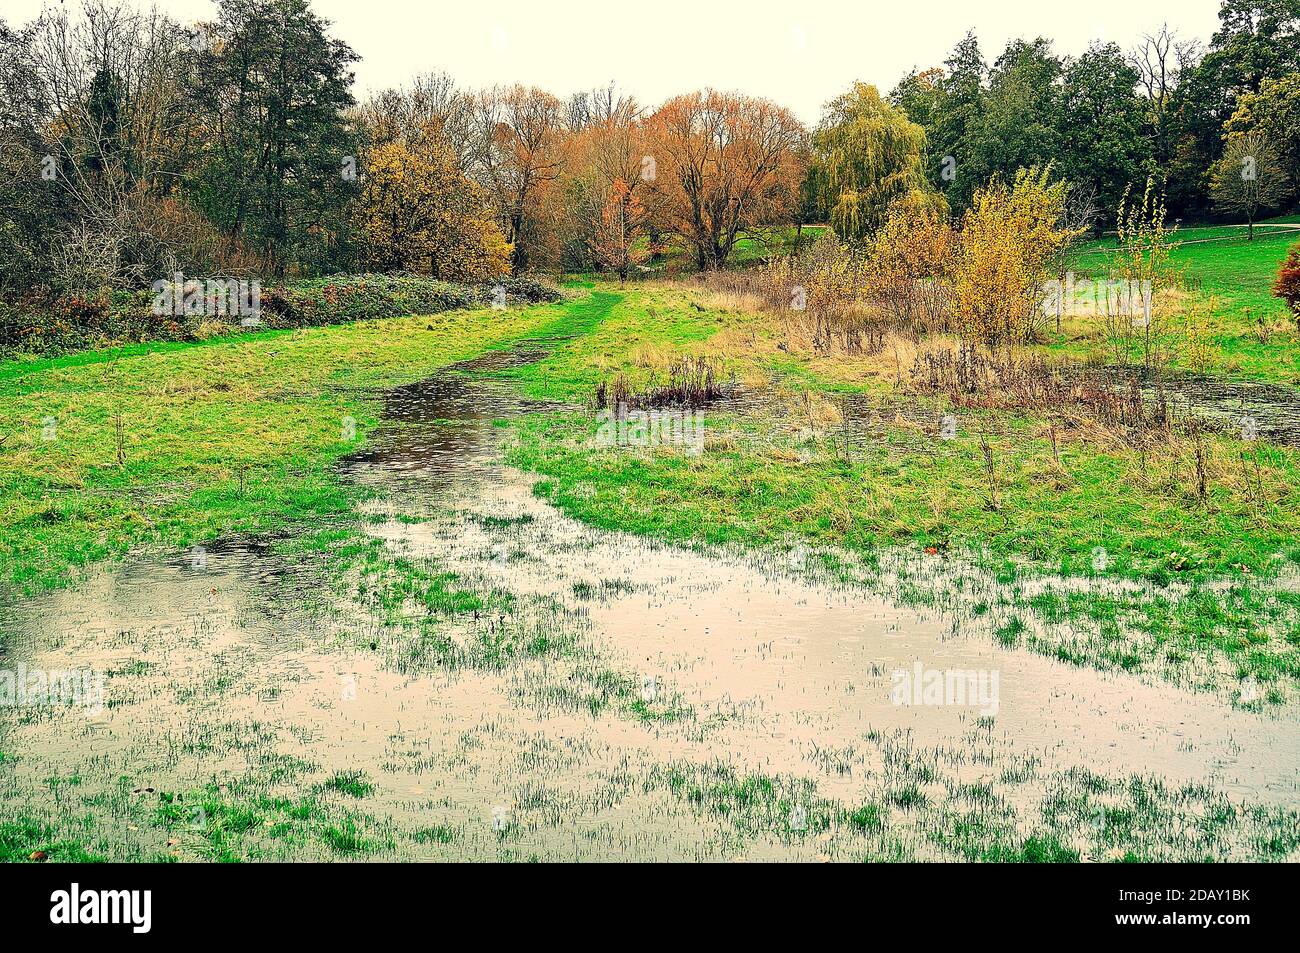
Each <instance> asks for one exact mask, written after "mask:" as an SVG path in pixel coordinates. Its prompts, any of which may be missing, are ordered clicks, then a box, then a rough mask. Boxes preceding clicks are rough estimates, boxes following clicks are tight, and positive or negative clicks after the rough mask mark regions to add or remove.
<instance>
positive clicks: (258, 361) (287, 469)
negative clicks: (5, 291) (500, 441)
mask: <svg viewBox="0 0 1300 953" xmlns="http://www.w3.org/2000/svg"><path fill="white" fill-rule="evenodd" d="M583 307H584V306H583V305H582V304H578V305H573V304H569V303H560V304H556V305H542V306H537V307H533V308H527V309H523V310H510V311H472V312H453V313H447V314H440V315H436V316H433V317H410V318H397V319H387V320H381V321H363V322H358V323H355V324H351V325H346V326H337V327H324V328H312V329H305V330H300V331H295V332H268V333H265V334H257V335H249V336H241V337H239V338H238V339H226V340H213V341H207V342H203V343H199V344H192V345H166V346H163V345H159V346H141V347H135V348H127V349H119V350H117V351H114V352H109V353H104V354H79V355H71V356H68V357H64V358H59V359H57V360H53V361H40V362H34V363H30V364H9V365H4V366H0V441H3V443H0V498H2V499H3V501H4V503H3V506H2V507H0V601H7V600H10V599H13V598H14V597H16V596H19V595H23V594H30V593H34V592H38V591H41V590H45V589H50V588H54V587H58V586H62V585H66V584H67V583H68V582H69V581H70V580H72V579H74V578H76V576H77V574H78V573H79V572H80V571H81V570H83V569H84V568H85V567H86V566H88V565H89V564H91V563H93V562H95V561H98V560H102V559H107V558H112V557H117V556H120V555H122V554H123V553H125V552H126V551H127V550H128V549H130V548H131V547H133V546H137V545H141V544H158V545H163V546H171V547H184V546H189V545H191V544H194V543H198V542H202V541H205V540H209V539H213V538H216V537H218V536H223V535H229V534H233V533H255V532H267V531H270V530H273V529H276V528H279V527H281V526H283V525H284V524H286V523H287V522H294V521H303V520H314V519H319V518H322V517H328V516H333V515H337V514H342V513H346V512H348V511H349V510H350V508H351V504H352V502H353V500H352V494H351V493H349V492H348V491H346V490H344V489H343V488H342V487H341V486H340V484H339V483H338V481H337V480H335V478H334V476H333V474H332V473H331V465H332V463H333V461H334V460H335V459H337V458H338V457H339V456H341V455H343V454H345V453H348V452H350V451H352V450H355V449H357V447H358V446H360V444H361V442H362V441H363V440H364V436H365V432H366V430H367V428H368V427H370V426H371V425H372V424H373V422H374V418H375V412H376V411H375V408H376V396H375V393H374V392H373V391H372V389H382V388H388V387H392V386H396V385H399V384H403V383H408V382H411V381H414V380H418V379H421V378H423V377H426V376H428V375H429V374H430V373H432V372H433V371H434V370H436V369H437V368H439V367H442V366H445V365H446V364H449V363H452V362H455V361H459V360H463V359H467V358H470V357H473V356H475V355H477V354H480V353H482V352H484V351H486V350H490V349H494V348H500V347H504V346H506V345H508V344H509V343H510V342H511V341H513V340H515V339H517V338H519V337H522V336H528V335H534V334H538V333H544V332H545V331H546V330H547V329H548V328H551V327H554V326H557V325H563V326H565V327H568V326H569V325H571V324H572V322H573V320H574V315H575V313H581V311H582V308H583Z"/></svg>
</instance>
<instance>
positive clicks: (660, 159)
mask: <svg viewBox="0 0 1300 953" xmlns="http://www.w3.org/2000/svg"><path fill="white" fill-rule="evenodd" d="M646 133H647V146H648V149H649V153H648V154H649V156H650V158H651V159H652V160H653V166H652V168H653V170H654V172H653V177H652V181H651V182H650V183H649V184H650V193H651V196H650V202H651V205H652V207H654V208H655V210H656V212H657V214H659V215H660V216H661V217H662V219H663V221H662V223H661V225H662V227H663V229H664V230H665V231H669V232H673V233H675V234H677V235H680V236H681V237H682V238H683V239H684V240H686V241H687V242H689V243H690V244H691V245H692V246H693V248H694V249H695V254H696V260H697V262H698V264H699V266H700V268H701V269H704V268H718V267H720V266H721V265H723V264H724V263H725V262H726V260H727V256H728V255H729V254H730V253H731V249H732V248H733V247H734V246H735V244H736V240H737V239H738V238H739V237H740V235H741V233H742V232H744V231H747V230H751V229H755V228H759V227H762V226H766V225H775V224H782V223H786V222H789V221H790V220H791V218H792V216H793V213H794V209H795V207H796V203H797V201H798V191H799V184H800V182H801V180H802V178H803V171H804V170H803V167H802V166H803V163H802V160H801V156H802V153H803V150H802V146H803V143H804V141H805V137H806V133H805V131H804V128H803V126H802V125H801V124H800V122H799V120H797V119H796V118H795V117H794V115H793V114H792V113H791V112H790V111H789V110H788V109H785V108H784V107H782V106H778V105H776V104H775V103H772V102H769V101H768V100H766V99H756V98H753V97H749V96H742V95H740V94H737V93H720V92H717V91H715V90H707V91H705V92H696V93H690V94H688V95H685V96H678V97H676V98H675V99H670V100H669V101H668V102H666V103H665V104H664V105H663V106H661V107H660V108H659V109H658V110H657V111H656V112H655V113H654V115H653V116H651V117H650V119H649V120H648V122H647V124H646Z"/></svg>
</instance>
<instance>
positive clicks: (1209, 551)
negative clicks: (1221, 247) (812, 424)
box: [508, 413, 1300, 582]
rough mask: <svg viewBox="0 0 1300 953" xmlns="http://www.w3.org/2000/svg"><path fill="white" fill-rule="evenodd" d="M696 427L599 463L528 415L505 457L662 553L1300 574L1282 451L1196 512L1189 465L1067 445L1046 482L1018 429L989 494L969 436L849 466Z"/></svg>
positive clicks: (555, 417)
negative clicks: (963, 559) (1256, 478)
mask: <svg viewBox="0 0 1300 953" xmlns="http://www.w3.org/2000/svg"><path fill="white" fill-rule="evenodd" d="M709 425H710V428H711V430H712V434H711V438H706V446H705V452H703V453H701V454H698V455H694V456H692V455H688V454H685V453H682V452H681V451H680V450H678V449H677V448H672V447H659V448H653V450H651V451H641V450H638V449H637V448H626V447H618V448H610V449H598V448H596V447H595V441H594V436H595V427H596V422H595V420H594V418H593V417H592V416H591V415H590V414H582V413H567V414H538V415H532V416H530V417H527V418H526V419H524V420H522V421H521V422H520V423H519V424H518V427H517V434H518V440H517V442H516V443H515V444H514V445H513V446H512V447H511V448H510V450H509V452H508V459H509V460H510V462H511V463H513V464H514V465H516V466H519V467H521V468H523V469H527V470H532V471H534V472H537V473H540V474H542V475H543V476H545V477H546V478H547V479H546V480H545V481H543V482H542V483H540V484H539V486H538V489H537V492H538V494H539V495H541V496H544V497H545V498H546V499H548V500H550V501H551V502H552V503H554V504H555V505H557V506H559V507H560V508H561V509H563V510H564V511H565V512H566V513H569V514H570V515H572V516H575V517H577V518H579V519H582V520H584V521H587V522H590V523H592V524H594V525H598V526H602V527H607V528H611V529H626V530H630V531H632V532H637V533H643V534H646V535H653V536H657V537H660V538H664V539H669V540H674V541H690V540H695V539H701V540H703V541H706V542H710V543H745V544H759V545H772V544H786V543H788V542H789V541H790V540H792V539H799V540H804V541H808V542H813V543H822V544H836V545H841V546H844V547H846V548H848V549H851V550H861V551H870V550H872V549H874V548H876V547H878V546H882V545H889V544H899V543H908V544H915V545H917V546H921V547H934V548H939V549H947V548H949V547H957V548H963V547H964V548H974V547H984V548H987V549H988V550H989V551H991V552H992V553H994V554H995V555H998V556H1005V557H1014V558H1017V559H1022V560H1027V561H1030V562H1032V563H1034V564H1036V565H1038V566H1040V567H1045V568H1048V569H1050V570H1052V571H1056V572H1060V573H1062V574H1066V575H1070V574H1092V573H1093V572H1094V570H1093V568H1092V567H1093V561H1094V555H1093V554H1094V551H1095V550H1096V549H1097V548H1098V547H1105V548H1106V549H1107V551H1108V553H1109V554H1111V555H1110V556H1109V558H1108V562H1107V572H1109V573H1110V574H1111V575H1112V576H1114V577H1116V578H1145V579H1151V580H1154V581H1159V582H1168V581H1170V580H1171V579H1173V578H1183V579H1198V578H1205V577H1209V576H1213V575H1218V574H1222V573H1225V572H1240V571H1242V570H1243V569H1245V570H1248V571H1250V572H1252V573H1269V572H1273V571H1276V570H1277V569H1279V568H1281V567H1282V566H1283V565H1285V564H1287V563H1290V562H1295V561H1298V560H1300V546H1298V545H1297V543H1296V540H1297V539H1300V464H1298V463H1297V459H1296V455H1295V453H1294V452H1292V451H1288V450H1283V449H1278V448H1270V449H1268V450H1262V451H1259V452H1260V454H1261V458H1262V459H1263V460H1264V461H1265V463H1264V464H1262V467H1263V472H1264V473H1266V474H1267V476H1266V480H1267V485H1266V488H1265V490H1264V492H1263V493H1260V494H1257V495H1256V496H1255V497H1253V498H1252V497H1251V496H1248V495H1247V494H1246V493H1245V492H1244V491H1243V490H1242V489H1241V488H1240V487H1239V486H1235V485H1233V483H1232V476H1233V474H1231V473H1229V474H1227V475H1225V477H1224V479H1223V480H1222V482H1220V483H1219V484H1217V485H1214V486H1212V487H1211V489H1210V492H1209V494H1208V495H1207V499H1206V500H1204V501H1202V500H1200V499H1199V498H1197V495H1196V493H1195V491H1194V490H1193V488H1192V487H1191V486H1190V485H1189V484H1188V481H1189V479H1191V478H1192V474H1191V472H1190V470H1188V469H1187V467H1188V465H1189V461H1188V460H1187V459H1186V458H1183V459H1179V458H1177V457H1173V458H1170V459H1169V460H1167V461H1165V462H1164V463H1163V464H1162V465H1161V466H1162V467H1163V469H1160V470H1157V469H1156V467H1157V464H1156V463H1154V462H1153V461H1152V460H1151V459H1150V458H1149V459H1148V460H1147V463H1146V465H1147V467H1148V472H1147V476H1146V477H1145V478H1144V477H1142V476H1141V474H1140V472H1139V466H1140V463H1139V461H1138V460H1137V459H1136V458H1134V457H1132V456H1130V455H1128V454H1125V453H1122V452H1111V453H1108V452H1103V451H1097V450H1090V449H1088V448H1085V447H1075V446H1071V447H1069V448H1067V449H1066V450H1065V451H1064V452H1063V454H1062V456H1061V465H1060V466H1059V467H1058V466H1057V464H1056V462H1055V458H1054V456H1053V453H1052V446H1051V442H1050V440H1049V439H1043V438H1042V437H1040V436H1038V435H1036V434H1035V433H1034V432H1032V431H1031V430H1029V429H1027V428H1026V429H1022V430H1018V431H1013V432H1010V433H1007V434H1003V435H995V436H993V437H991V438H990V440H989V443H990V447H991V448H992V452H993V459H994V469H995V474H994V480H995V490H994V491H991V490H990V482H989V477H988V473H987V471H986V469H985V461H984V457H983V454H982V450H981V447H980V444H979V441H978V439H977V438H976V437H974V436H971V435H966V436H961V437H958V438H957V439H955V440H951V441H938V440H934V441H933V443H930V444H924V445H919V444H918V442H917V441H916V439H915V435H914V434H911V433H909V432H908V431H889V432H887V433H886V434H885V435H884V437H883V439H882V441H881V442H879V443H872V444H867V445H857V446H854V447H852V449H850V450H849V451H848V452H845V451H844V450H843V447H842V445H839V444H837V443H836V442H835V441H834V439H833V438H834V434H825V435H823V436H822V437H821V438H818V437H809V436H808V435H807V434H801V433H800V432H794V433H791V432H790V431H789V428H786V427H783V426H782V424H781V422H779V421H755V420H754V419H745V420H743V421H741V420H738V419H736V418H730V417H727V416H725V415H713V416H711V417H710V419H709ZM1221 453H1222V456H1223V457H1224V458H1225V459H1230V456H1229V454H1230V453H1231V448H1229V447H1228V446H1227V444H1226V443H1225V444H1224V445H1223V448H1222V450H1221ZM994 494H995V495H996V505H995V501H994V499H993V497H994Z"/></svg>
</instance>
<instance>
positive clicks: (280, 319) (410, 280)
mask: <svg viewBox="0 0 1300 953" xmlns="http://www.w3.org/2000/svg"><path fill="white" fill-rule="evenodd" d="M497 287H500V288H501V289H502V291H503V292H504V300H505V303H506V304H515V305H519V304H534V303H539V302H548V301H557V300H559V299H560V298H562V297H563V294H562V293H561V292H560V290H559V289H558V288H556V287H554V286H553V285H550V284H548V283H546V282H544V281H542V280H540V279H538V278H534V277H531V276H522V277H517V278H503V279H501V281H500V282H497V283H496V284H493V285H487V284H482V285H465V284H454V283H452V282H447V281H437V280H434V279H432V278H426V277H422V276H420V275H335V276H332V277H329V278H315V279H311V280H305V281H292V282H288V283H286V284H283V285H277V286H273V287H268V288H263V289H262V292H261V319H262V327H264V328H300V327H311V326H315V325H325V324H343V323H346V322H348V321H361V320H368V319H373V318H393V317H402V316H403V315H408V314H437V313H439V312H442V311H452V310H455V309H457V308H481V307H484V306H486V305H488V304H491V303H493V302H494V301H495V300H496V299H497V298H498V294H497V292H495V290H494V289H495V288H497ZM153 301H154V293H153V292H152V291H151V290H148V289H142V290H136V291H124V290H114V291H104V292H99V293H98V294H95V295H89V294H75V295H50V294H46V295H44V296H35V295H33V296H31V297H29V298H27V299H24V300H21V301H12V302H7V303H6V302H0V354H4V355H6V356H13V355H17V354H40V355H53V354H58V353H62V352H66V351H71V350H78V349H85V348H94V347H103V346H107V345H112V344H126V343H139V342H143V341H195V340H200V339H203V338H207V337H211V336H212V335H213V334H214V333H221V332H223V331H225V332H229V333H237V332H238V331H239V330H240V325H239V323H238V319H232V318H222V317H218V318H213V317H212V316H208V315H186V316H172V315H164V316H159V315H155V314H154V313H153Z"/></svg>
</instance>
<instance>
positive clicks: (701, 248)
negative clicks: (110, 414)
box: [0, 0, 1300, 293]
mask: <svg viewBox="0 0 1300 953" xmlns="http://www.w3.org/2000/svg"><path fill="white" fill-rule="evenodd" d="M357 59H358V57H357V54H356V53H355V51H353V50H352V48H351V47H350V46H348V44H347V43H346V42H344V41H343V40H341V39H338V38H335V37H333V36H331V35H330V24H329V23H328V22H326V21H324V20H322V19H321V18H320V17H319V16H317V15H316V14H315V13H314V12H313V11H312V9H311V6H310V2H309V0H217V2H216V4H215V10H214V15H213V18H212V19H211V20H210V21H207V22H202V23H198V24H182V23H178V22H176V21H174V20H172V19H171V18H169V17H167V16H165V15H163V14H160V13H158V12H156V11H147V12H146V11H141V10H138V9H137V8H134V7H132V6H129V5H127V4H124V3H120V2H116V0H86V2H85V3H84V6H83V8H82V10H81V15H79V16H73V15H71V14H69V13H68V12H67V11H66V9H64V8H62V7H60V8H58V9H48V10H46V11H45V12H44V13H42V14H41V15H40V16H39V17H38V18H37V19H36V20H34V21H33V22H31V23H29V24H26V25H24V26H20V27H10V26H9V25H7V24H5V23H4V22H3V21H0V289H5V290H7V291H8V292H10V293H13V292H29V293H30V290H31V289H32V288H34V287H38V286H41V287H47V288H49V289H51V290H54V291H65V292H66V291H87V290H95V289H99V288H105V287H139V286H141V285H146V284H148V283H149V282H151V281H153V280H154V279H156V278H158V277H160V276H163V275H168V274H171V273H172V272H174V271H185V272H190V273H207V274H230V275H236V274H241V275H242V274H255V275H263V276H275V277H281V276H285V275H316V274H328V273H335V272H355V271H383V272H406V271H410V272H419V273H425V274H429V275H432V276H434V277H439V278H447V279H456V280H473V281H477V280H487V279H490V278H492V277H494V276H498V275H502V274H505V273H508V272H516V273H519V272H524V271H528V270H533V269H543V270H555V269H564V270H572V271H589V270H596V269H603V270H607V271H610V272H614V273H617V274H619V275H621V276H623V277H626V276H627V275H628V274H629V273H630V272H631V271H632V270H634V269H635V268H636V267H637V266H638V265H640V264H643V263H644V262H645V261H646V260H647V259H649V258H651V257H653V256H655V255H657V254H660V253H662V252H663V251H664V250H666V249H667V248H669V247H670V246H672V245H674V244H677V245H680V246H684V247H685V248H687V249H688V250H689V252H690V254H691V256H692V258H693V260H694V263H695V264H696V265H697V266H698V267H700V268H702V269H706V268H716V267H719V266H721V265H723V264H725V262H726V261H727V259H728V256H729V255H730V253H731V252H732V250H733V248H734V247H735V245H736V243H737V242H738V241H739V240H740V239H741V238H742V237H744V236H747V235H748V236H752V235H755V234H758V235H761V234H763V233H764V231H765V230H772V229H782V228H787V227H790V226H793V227H795V228H799V227H800V226H802V225H803V224H806V223H810V222H829V223H830V224H831V225H832V226H833V227H834V229H835V231H836V233H837V234H838V235H839V236H840V237H841V238H843V239H845V240H850V241H854V240H862V239H867V238H870V237H871V236H872V235H874V234H875V233H876V232H877V231H878V230H879V229H880V228H881V227H882V226H883V225H884V224H885V223H886V222H887V221H888V220H889V218H890V213H891V209H894V210H897V208H898V207H899V206H903V207H905V208H907V209H909V210H912V211H916V212H925V213H926V214H931V213H933V214H937V215H949V214H953V215H956V214H961V213H963V212H964V211H965V210H967V209H969V208H971V206H972V203H973V201H974V200H975V197H976V196H977V194H979V192H980V190H981V189H983V188H984V187H985V186H987V185H988V183H989V182H990V181H995V180H1001V181H1004V182H1010V181H1013V180H1014V179H1015V177H1016V175H1017V173H1018V172H1019V171H1020V170H1022V169H1028V168H1037V169H1048V168H1050V169H1051V170H1052V173H1053V175H1054V176H1056V177H1058V178H1060V179H1061V180H1063V181H1064V182H1065V183H1067V184H1068V187H1067V191H1066V193H1065V196H1064V198H1063V208H1064V210H1065V211H1064V214H1065V216H1066V217H1067V219H1068V222H1067V224H1068V226H1069V227H1070V228H1075V227H1078V228H1088V227H1093V228H1096V227H1109V224H1110V223H1113V221H1114V219H1115V214H1116V210H1117V209H1119V208H1120V207H1121V206H1122V203H1123V200H1124V196H1125V195H1126V194H1127V193H1128V192H1129V190H1130V189H1132V188H1134V187H1137V188H1138V189H1139V191H1140V190H1141V189H1142V188H1143V187H1144V185H1145V184H1146V183H1148V181H1150V182H1154V183H1155V184H1156V187H1157V188H1158V189H1159V190H1160V191H1162V192H1164V193H1165V195H1166V196H1167V201H1168V204H1169V207H1170V209H1171V212H1172V214H1173V215H1175V216H1182V217H1198V216H1205V215H1207V214H1209V213H1212V212H1215V211H1223V212H1225V213H1231V214H1234V215H1240V214H1244V215H1246V217H1247V218H1249V219H1250V220H1252V221H1253V219H1254V217H1255V216H1256V215H1257V214H1258V213H1260V212H1261V211H1264V210H1268V209H1280V208H1285V207H1289V206H1290V205H1292V204H1294V202H1295V201H1296V188H1297V186H1300V121H1298V120H1300V0H1224V2H1223V5H1222V9H1221V11H1220V27H1219V30H1218V31H1217V32H1216V33H1215V34H1214V36H1213V37H1212V38H1211V39H1210V41H1209V43H1208V45H1207V46H1206V47H1204V48H1202V46H1201V45H1200V44H1199V43H1198V42H1197V41H1195V40H1192V39H1189V38H1181V37H1178V36H1177V35H1175V34H1174V33H1172V32H1171V31H1169V30H1168V29H1161V30H1160V31H1158V32H1157V33H1155V34H1152V35H1149V36H1146V37H1144V38H1143V39H1142V40H1141V41H1140V42H1139V44H1138V45H1137V46H1136V47H1135V48H1134V49H1132V50H1130V51H1128V52H1124V51H1121V50H1120V49H1119V47H1117V46H1115V45H1114V44H1100V43H1095V44H1093V45H1092V46H1091V47H1090V48H1089V49H1088V50H1087V51H1086V52H1085V53H1083V54H1082V55H1080V56H1078V57H1062V56H1058V55H1056V54H1055V53H1054V52H1053V50H1052V46H1051V43H1050V42H1049V41H1048V40H1046V39H1043V38H1038V39H1035V40H1032V41H1028V40H1015V41H1013V42H1011V43H1010V44H1008V46H1007V47H1006V49H1005V50H1004V51H1003V52H1002V54H1001V55H1000V56H998V57H997V59H996V60H995V61H994V62H993V63H992V64H991V65H989V64H988V63H987V62H986V60H985V58H984V56H983V53H982V52H981V49H980V46H979V42H978V39H977V38H976V36H975V35H974V34H969V35H967V36H966V38H965V39H963V40H962V41H961V42H960V43H959V44H958V45H957V47H956V48H955V49H954V50H953V52H952V54H951V55H950V56H949V57H948V58H947V60H946V61H945V63H944V64H943V65H942V66H941V67H934V68H930V69H925V70H920V71H915V72H913V73H911V74H909V75H908V76H906V77H905V78H904V79H903V80H902V81H901V82H900V83H898V85H897V86H896V87H895V88H894V89H893V90H892V91H891V92H890V93H889V94H888V95H886V96H882V95H881V94H880V93H879V92H878V91H877V90H876V89H875V88H873V87H871V86H868V85H865V84H855V85H854V87H853V88H852V89H850V90H848V91H846V92H845V93H843V94H842V95H840V96H838V97H836V98H834V99H832V100H831V101H830V102H829V103H828V104H827V106H826V109H825V111H824V114H823V116H822V119H821V121H820V122H819V123H818V124H817V125H816V127H814V128H812V129H807V128H805V127H804V126H803V124H801V123H800V122H799V120H798V119H796V117H795V116H794V115H793V114H792V113H791V112H790V111H789V110H787V109H785V108H784V107H782V106H780V105H779V104H777V103H773V102H771V101H768V100H765V99H761V98H757V97H751V96H746V95H743V94H740V93H732V92H722V91H717V90H702V91H697V92H691V93H686V94H684V95H680V96H676V97H674V98H672V99H670V100H668V101H667V102H665V103H662V104H659V105H657V106H654V107H647V106H645V105H643V104H641V103H638V102H637V101H636V100H635V99H634V98H632V97H630V96H627V95H624V94H622V93H620V92H619V91H618V89H617V88H616V87H615V86H612V85H611V86H608V87H603V88H599V89H595V90H592V91H589V92H585V93H579V94H576V95H573V96H571V97H569V98H568V99H560V98H559V97H557V96H555V95H553V94H551V93H549V92H547V91H545V90H541V89H537V88H534V87H525V86H519V85H515V86H502V87H496V88H492V89H485V90H470V89H463V88H461V87H459V86H457V85H456V83H455V82H454V80H453V79H452V78H451V77H449V76H447V75H445V74H440V73H431V74H427V75H423V76H420V77H417V78H415V79H414V80H413V81H412V82H411V83H410V84H408V85H407V86H406V87H404V88H401V89H391V90H386V91H383V92H380V93H378V94H376V95H374V96H372V97H370V98H369V99H367V100H366V101H364V102H358V101H357V99H356V94H355V92H354V77H353V72H352V69H353V66H354V64H355V63H356V61H357ZM1247 167H1249V168H1250V169H1251V172H1252V175H1251V176H1245V175H1243V174H1241V170H1243V169H1246V168H1247Z"/></svg>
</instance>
